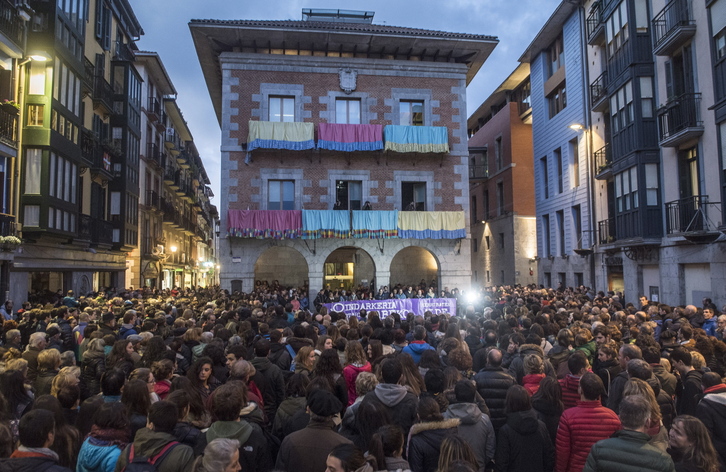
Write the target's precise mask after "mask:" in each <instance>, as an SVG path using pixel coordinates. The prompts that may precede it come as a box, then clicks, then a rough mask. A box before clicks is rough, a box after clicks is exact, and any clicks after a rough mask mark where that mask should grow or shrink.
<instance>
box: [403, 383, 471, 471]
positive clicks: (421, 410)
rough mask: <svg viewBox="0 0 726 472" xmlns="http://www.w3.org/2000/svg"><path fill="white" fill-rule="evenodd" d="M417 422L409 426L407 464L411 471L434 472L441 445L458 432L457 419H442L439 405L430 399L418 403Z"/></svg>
mask: <svg viewBox="0 0 726 472" xmlns="http://www.w3.org/2000/svg"><path fill="white" fill-rule="evenodd" d="M418 418H419V422H418V423H416V424H414V425H413V426H411V431H410V435H409V440H408V462H409V464H410V465H411V470H415V471H421V472H435V471H436V469H437V467H438V464H439V454H440V452H441V443H442V442H443V440H444V439H445V438H446V437H447V436H450V435H455V434H457V432H458V427H459V424H460V423H461V421H460V420H459V418H450V419H444V417H443V416H442V414H441V412H440V411H439V404H438V403H437V402H436V400H434V399H433V398H432V397H428V396H427V397H422V398H421V399H420V400H419V403H418Z"/></svg>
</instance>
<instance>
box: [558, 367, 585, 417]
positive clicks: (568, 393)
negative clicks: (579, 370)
mask: <svg viewBox="0 0 726 472" xmlns="http://www.w3.org/2000/svg"><path fill="white" fill-rule="evenodd" d="M560 387H562V403H564V404H565V410H567V409H568V408H572V407H573V406H575V405H577V402H578V401H580V394H579V393H578V391H577V389H578V388H579V387H580V377H577V376H575V375H572V374H567V376H566V377H565V378H564V379H560Z"/></svg>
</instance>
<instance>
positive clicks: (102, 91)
mask: <svg viewBox="0 0 726 472" xmlns="http://www.w3.org/2000/svg"><path fill="white" fill-rule="evenodd" d="M93 100H94V102H95V103H96V105H103V106H104V107H106V109H107V110H108V111H109V113H110V112H112V111H113V87H111V84H109V83H108V82H107V81H106V79H104V78H103V77H101V76H96V77H95V78H94V79H93Z"/></svg>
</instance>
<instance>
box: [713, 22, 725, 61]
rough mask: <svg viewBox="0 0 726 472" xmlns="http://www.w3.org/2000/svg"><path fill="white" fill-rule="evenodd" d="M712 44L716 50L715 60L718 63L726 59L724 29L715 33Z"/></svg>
mask: <svg viewBox="0 0 726 472" xmlns="http://www.w3.org/2000/svg"><path fill="white" fill-rule="evenodd" d="M713 44H714V46H715V49H716V60H717V61H720V60H721V59H723V58H724V57H726V27H724V29H722V30H721V31H719V32H718V33H716V35H715V36H714V37H713Z"/></svg>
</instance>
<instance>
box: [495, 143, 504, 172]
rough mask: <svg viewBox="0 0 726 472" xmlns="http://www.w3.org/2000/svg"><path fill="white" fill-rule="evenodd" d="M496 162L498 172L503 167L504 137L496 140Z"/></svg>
mask: <svg viewBox="0 0 726 472" xmlns="http://www.w3.org/2000/svg"><path fill="white" fill-rule="evenodd" d="M494 162H495V164H496V166H497V170H500V169H501V168H502V166H503V157H502V137H501V136H499V137H498V138H497V139H495V140H494Z"/></svg>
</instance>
